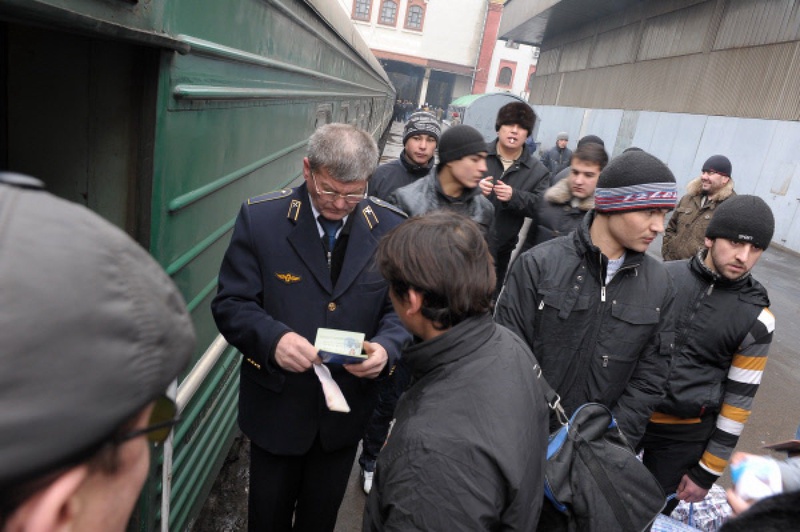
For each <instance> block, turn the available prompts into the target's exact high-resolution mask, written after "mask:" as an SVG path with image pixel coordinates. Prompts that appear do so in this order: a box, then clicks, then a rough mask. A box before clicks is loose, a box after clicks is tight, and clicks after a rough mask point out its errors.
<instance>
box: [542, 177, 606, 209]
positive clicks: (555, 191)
mask: <svg viewBox="0 0 800 532" xmlns="http://www.w3.org/2000/svg"><path fill="white" fill-rule="evenodd" d="M544 199H546V200H547V201H549V202H550V203H556V204H559V205H560V204H563V203H569V202H570V200H571V199H572V193H571V192H570V190H569V183H568V182H567V179H566V178H564V179H562V180H560V181H559V182H558V183H556V184H555V185H553V186H552V187H550V188H548V189H547V191H546V192H545V193H544ZM578 208H579V209H580V210H582V211H590V210H592V209H594V196H589V197H588V198H584V199H582V200H581V202H580V203H579V204H578Z"/></svg>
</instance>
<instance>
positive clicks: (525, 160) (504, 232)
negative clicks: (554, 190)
mask: <svg viewBox="0 0 800 532" xmlns="http://www.w3.org/2000/svg"><path fill="white" fill-rule="evenodd" d="M484 176H494V177H495V178H496V179H497V180H498V181H503V182H504V183H505V184H506V185H508V186H510V187H511V188H512V189H514V193H513V194H512V195H511V199H510V200H509V201H500V200H498V199H497V196H495V195H494V194H491V195H490V196H489V199H490V200H491V202H492V205H494V213H495V222H494V229H493V230H492V240H491V244H490V247H491V249H492V252H493V253H495V252H496V253H503V252H505V251H511V250H513V249H514V247H515V246H516V245H517V240H518V236H519V230H520V229H521V228H522V224H523V222H524V221H525V217H529V218H535V216H536V202H537V201H538V199H539V198H541V197H542V195H544V191H545V190H547V187H548V185H549V183H550V181H549V178H550V174H549V173H548V171H547V168H545V166H544V165H543V164H542V163H541V162H539V161H537V160H536V158H534V157H533V156H532V155H531V153H530V152H529V151H528V148H527V147H525V146H523V148H522V155H520V156H519V158H518V159H517V160H516V161H515V162H514V164H512V165H511V166H509V167H508V170H505V171H504V170H503V163H502V162H500V156H499V155H498V153H497V140H495V141H494V142H493V143H491V144H489V146H488V155H487V157H486V173H485V174H484Z"/></svg>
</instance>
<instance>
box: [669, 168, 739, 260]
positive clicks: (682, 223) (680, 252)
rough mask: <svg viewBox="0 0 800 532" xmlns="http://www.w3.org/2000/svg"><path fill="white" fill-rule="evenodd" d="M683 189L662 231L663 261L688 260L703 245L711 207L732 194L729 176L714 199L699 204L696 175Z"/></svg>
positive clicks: (731, 182) (700, 184)
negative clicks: (684, 193) (685, 192)
mask: <svg viewBox="0 0 800 532" xmlns="http://www.w3.org/2000/svg"><path fill="white" fill-rule="evenodd" d="M686 191H687V192H688V193H687V194H686V195H685V196H683V197H682V198H681V200H680V201H679V202H678V206H677V207H676V208H675V210H674V211H673V213H672V217H671V218H670V219H669V224H667V229H666V230H665V231H664V240H663V243H662V244H661V255H662V256H663V257H664V260H680V259H688V258H691V257H692V256H694V254H695V253H697V252H698V251H699V250H700V249H701V248H702V247H703V242H704V239H705V236H706V228H707V227H708V224H709V223H710V222H711V217H712V216H714V209H716V208H717V207H719V204H720V203H722V202H723V201H725V200H726V199H728V198H730V197H731V196H735V195H736V192H734V191H733V180H732V179H731V180H730V181H728V183H727V184H726V185H725V186H724V187H722V189H721V190H720V191H719V194H717V199H716V200H714V201H707V202H706V204H705V205H703V206H702V207H701V206H700V203H701V202H702V200H703V194H702V192H703V188H702V182H701V180H700V178H699V177H698V178H697V179H694V180H692V181H690V182H689V184H688V185H687V186H686Z"/></svg>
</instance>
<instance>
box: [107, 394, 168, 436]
mask: <svg viewBox="0 0 800 532" xmlns="http://www.w3.org/2000/svg"><path fill="white" fill-rule="evenodd" d="M177 414H178V405H176V404H175V401H173V400H172V399H170V398H169V397H167V396H165V395H162V396H161V397H159V398H158V399H156V400H155V405H154V406H153V409H152V410H151V411H150V419H148V420H147V426H146V427H143V428H141V429H136V430H133V431H131V432H126V433H124V434H119V435H118V436H115V437H114V438H113V440H112V441H113V442H114V443H116V444H120V443H124V442H126V441H128V440H132V439H134V438H138V437H139V436H144V435H146V436H147V439H148V441H149V442H150V443H153V444H156V445H158V444H161V443H164V441H165V440H166V439H167V436H169V433H170V431H172V427H174V426H175V425H176V424H177V423H178V422H179V421H180V418H179V417H178V415H177Z"/></svg>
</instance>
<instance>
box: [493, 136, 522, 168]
mask: <svg viewBox="0 0 800 532" xmlns="http://www.w3.org/2000/svg"><path fill="white" fill-rule="evenodd" d="M499 141H500V139H494V142H491V143H489V146H488V150H487V157H497V158H498V159H499V158H500V154H499V153H497V143H498V142H499ZM516 162H517V163H519V164H521V165H522V166H524V167H525V168H531V167H532V166H533V160H532V158H531V154H530V150H528V146H527V145H526V144H525V143H523V144H522V153H520V154H519V158H518V159H517V160H516Z"/></svg>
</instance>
